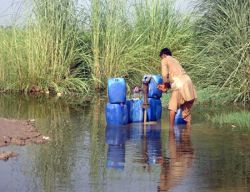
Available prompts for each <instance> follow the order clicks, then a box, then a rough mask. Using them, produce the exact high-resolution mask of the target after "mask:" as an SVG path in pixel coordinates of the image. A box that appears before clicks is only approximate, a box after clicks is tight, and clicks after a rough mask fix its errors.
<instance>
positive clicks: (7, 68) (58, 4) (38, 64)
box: [0, 0, 87, 92]
mask: <svg viewBox="0 0 250 192" xmlns="http://www.w3.org/2000/svg"><path fill="white" fill-rule="evenodd" d="M77 25H78V24H77V18H76V15H75V8H74V4H73V1H66V0H60V1H47V0H46V1H38V0H34V1H33V11H32V15H31V18H30V19H29V20H28V21H27V22H26V25H25V26H23V27H22V28H20V27H16V26H13V27H12V28H11V29H1V32H0V38H1V39H2V41H1V43H0V44H1V47H2V51H1V53H0V54H1V61H0V66H1V67H0V68H1V70H0V73H1V77H0V82H1V83H0V85H1V89H7V90H22V91H25V92H27V91H29V90H30V89H31V88H32V87H38V88H37V89H39V90H38V91H46V90H48V89H50V90H54V91H56V92H58V91H59V92H61V91H64V92H66V91H72V90H74V91H77V92H86V91H87V84H86V82H85V81H82V79H81V78H79V77H78V78H75V77H74V76H72V75H71V74H70V67H71V66H72V65H74V64H75V63H77V62H79V60H80V54H81V51H80V48H79V46H78V40H79V30H78V27H77Z"/></svg>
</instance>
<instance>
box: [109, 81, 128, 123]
mask: <svg viewBox="0 0 250 192" xmlns="http://www.w3.org/2000/svg"><path fill="white" fill-rule="evenodd" d="M126 92H127V90H126V82H125V79H124V78H111V79H109V80H108V98H109V102H108V103H107V105H106V122H107V125H111V126H112V125H126V124H128V108H127V105H126Z"/></svg>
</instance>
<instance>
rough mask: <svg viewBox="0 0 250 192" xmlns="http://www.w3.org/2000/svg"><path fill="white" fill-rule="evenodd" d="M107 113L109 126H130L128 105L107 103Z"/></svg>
mask: <svg viewBox="0 0 250 192" xmlns="http://www.w3.org/2000/svg"><path fill="white" fill-rule="evenodd" d="M105 113H106V122H107V125H126V124H128V108H127V105H126V104H122V103H120V104H111V103H107V105H106V111H105Z"/></svg>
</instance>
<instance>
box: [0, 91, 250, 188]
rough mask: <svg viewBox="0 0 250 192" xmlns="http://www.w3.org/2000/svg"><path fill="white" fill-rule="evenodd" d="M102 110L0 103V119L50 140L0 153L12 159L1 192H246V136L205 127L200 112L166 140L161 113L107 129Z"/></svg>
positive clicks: (28, 100) (52, 102) (21, 100)
mask: <svg viewBox="0 0 250 192" xmlns="http://www.w3.org/2000/svg"><path fill="white" fill-rule="evenodd" d="M104 106H105V103H104V101H102V100H100V99H97V98H95V99H94V100H93V101H85V100H84V99H82V100H76V101H74V100H73V99H72V100H70V101H68V100H67V101H65V100H64V99H62V98H45V97H25V96H13V95H11V96H10V95H0V116H1V117H5V118H16V119H35V122H36V126H37V127H38V128H39V130H40V131H41V132H42V133H43V134H44V135H48V136H49V137H50V138H51V141H50V142H49V143H48V144H45V145H27V146H24V147H19V146H9V147H7V148H0V150H13V151H15V152H17V153H19V156H18V157H16V158H13V159H10V160H9V161H7V162H3V161H0V170H1V173H0V191H38V192H40V191H45V192H54V191H86V192H88V191H90V192H99V191H100V192H112V191H146V192H147V191H150V192H152V191H177V192H182V191H216V192H217V191H218V192H221V191H247V189H248V187H249V183H250V174H249V173H250V166H249V165H250V149H249V145H250V137H249V135H248V134H244V133H240V132H234V130H233V129H231V127H219V128H218V127H216V126H215V125H213V124H211V123H208V122H206V121H205V120H204V116H206V113H205V112H204V113H203V114H202V115H201V114H200V111H202V107H200V108H199V106H196V108H198V112H194V115H193V118H194V120H193V125H192V130H189V129H186V128H183V127H175V130H174V132H169V129H168V121H167V119H168V118H167V115H168V114H167V113H166V112H165V111H163V119H162V121H161V122H158V123H157V124H154V125H147V126H146V127H144V126H143V125H142V124H138V123H135V124H130V125H128V126H122V127H110V126H106V123H105V116H104ZM213 113H214V112H213ZM13 181H15V182H14V183H13ZM10 184H11V185H10Z"/></svg>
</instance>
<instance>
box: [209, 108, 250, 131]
mask: <svg viewBox="0 0 250 192" xmlns="http://www.w3.org/2000/svg"><path fill="white" fill-rule="evenodd" d="M212 121H213V122H214V123H219V124H230V125H232V127H240V128H250V113H249V112H244V111H241V112H231V113H228V114H220V115H215V116H214V117H213V118H212Z"/></svg>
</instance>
